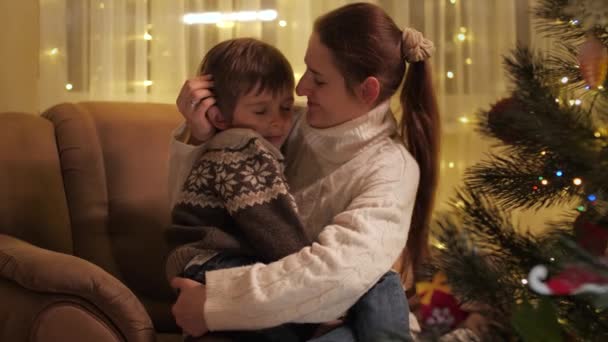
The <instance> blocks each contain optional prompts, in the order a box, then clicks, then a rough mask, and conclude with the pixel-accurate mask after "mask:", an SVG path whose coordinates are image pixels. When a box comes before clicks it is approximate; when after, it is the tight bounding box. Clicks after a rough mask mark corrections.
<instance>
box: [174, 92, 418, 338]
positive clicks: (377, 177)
mask: <svg viewBox="0 0 608 342" xmlns="http://www.w3.org/2000/svg"><path fill="white" fill-rule="evenodd" d="M396 133H397V127H396V123H395V120H394V118H393V116H392V114H391V113H390V110H389V105H388V103H383V104H381V105H379V106H378V107H376V108H375V109H374V110H372V111H370V112H369V113H367V114H366V115H364V116H362V117H359V118H356V119H354V120H352V121H349V122H346V123H344V124H342V125H339V126H337V127H332V128H329V129H314V128H312V127H310V126H308V125H307V123H306V120H305V118H304V115H302V116H301V117H300V120H298V121H297V122H296V124H295V126H294V129H293V131H292V134H291V136H290V138H289V140H288V142H287V145H286V159H287V168H286V176H287V179H288V181H289V184H290V186H291V192H292V194H293V195H294V197H295V199H296V202H297V204H298V209H299V213H300V215H301V218H302V221H303V222H304V225H305V226H306V230H307V233H308V234H310V236H311V237H312V238H314V239H315V241H316V242H314V243H313V245H312V246H310V247H306V248H304V249H302V250H301V251H300V252H298V253H295V254H292V255H289V256H287V257H285V258H283V259H281V260H279V261H276V262H274V263H271V264H268V265H264V264H260V263H259V264H255V265H252V266H245V267H238V268H232V269H226V270H219V271H213V272H208V273H207V274H206V278H207V300H206V302H205V306H204V313H205V318H206V321H207V325H208V327H209V329H210V330H212V331H213V330H249V329H262V328H267V327H272V326H276V325H279V324H283V323H287V322H301V323H304V322H326V321H330V320H334V319H336V318H338V317H340V316H341V315H343V314H344V313H345V312H346V311H347V310H348V309H349V308H350V307H351V306H352V305H353V304H354V303H355V302H357V300H358V299H359V298H360V297H361V296H362V295H363V294H365V292H366V291H367V290H368V289H370V288H371V287H372V286H373V285H374V284H375V283H376V282H377V281H378V279H379V278H380V277H381V276H382V275H383V274H384V273H386V272H387V271H388V270H390V269H391V266H392V265H393V263H394V262H395V261H396V260H397V258H398V257H399V255H400V253H401V251H402V250H403V248H404V247H405V243H406V239H407V234H408V230H409V225H410V219H411V215H412V209H413V205H414V200H415V198H416V189H417V187H418V180H419V169H418V165H417V163H416V161H415V160H414V158H413V157H412V156H411V155H410V154H409V152H408V151H407V150H406V149H405V147H404V146H403V145H402V144H401V143H399V142H398V141H397V140H396V139H397V138H396ZM176 136H177V135H176ZM200 149H201V147H196V146H191V145H187V144H184V143H182V142H180V141H178V140H177V139H173V141H172V145H171V158H170V170H169V172H170V184H169V185H170V186H171V189H178V188H179V187H178V186H176V185H177V184H181V183H182V182H183V180H184V177H185V175H186V174H187V172H188V170H189V168H190V166H191V165H192V160H193V159H194V158H195V157H196V156H197V155H198V153H199V151H200Z"/></svg>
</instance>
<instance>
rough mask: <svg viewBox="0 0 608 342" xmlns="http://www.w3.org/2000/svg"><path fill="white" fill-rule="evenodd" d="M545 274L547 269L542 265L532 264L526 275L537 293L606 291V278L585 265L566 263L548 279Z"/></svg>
mask: <svg viewBox="0 0 608 342" xmlns="http://www.w3.org/2000/svg"><path fill="white" fill-rule="evenodd" d="M547 275H548V270H547V268H546V267H545V266H544V265H537V266H534V267H533V268H532V270H530V275H529V276H528V284H529V286H530V288H531V289H532V290H534V291H535V292H537V293H539V294H542V295H552V296H570V295H576V294H581V293H596V294H604V293H607V292H608V278H606V277H604V276H601V275H599V274H597V273H594V272H593V271H592V270H590V269H589V268H587V267H586V266H585V265H577V264H569V265H566V267H565V268H564V269H563V270H561V271H560V272H559V273H557V274H556V275H554V276H552V277H550V278H549V279H548V280H546V279H547ZM545 280H546V281H545Z"/></svg>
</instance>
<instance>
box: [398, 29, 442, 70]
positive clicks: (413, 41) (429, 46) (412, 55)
mask: <svg viewBox="0 0 608 342" xmlns="http://www.w3.org/2000/svg"><path fill="white" fill-rule="evenodd" d="M434 49H435V47H434V46H433V42H432V41H430V40H428V39H426V38H424V36H423V35H422V33H420V32H419V31H417V30H415V29H413V28H410V27H406V28H404V29H403V36H402V37H401V52H402V53H403V56H405V60H406V61H407V62H408V63H413V62H420V61H423V60H425V59H427V58H429V57H431V55H432V54H433V50H434Z"/></svg>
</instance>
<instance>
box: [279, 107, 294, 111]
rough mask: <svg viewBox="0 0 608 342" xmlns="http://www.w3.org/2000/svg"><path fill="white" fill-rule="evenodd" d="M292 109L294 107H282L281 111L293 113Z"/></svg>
mask: <svg viewBox="0 0 608 342" xmlns="http://www.w3.org/2000/svg"><path fill="white" fill-rule="evenodd" d="M292 109H293V107H292V106H289V107H281V110H282V111H284V112H291V110H292Z"/></svg>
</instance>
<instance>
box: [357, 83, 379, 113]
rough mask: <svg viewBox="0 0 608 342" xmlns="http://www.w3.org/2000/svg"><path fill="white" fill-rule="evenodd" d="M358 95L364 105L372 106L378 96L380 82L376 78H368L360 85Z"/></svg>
mask: <svg viewBox="0 0 608 342" xmlns="http://www.w3.org/2000/svg"><path fill="white" fill-rule="evenodd" d="M359 93H360V98H361V100H362V101H363V102H364V103H365V104H366V105H369V106H371V105H373V104H374V103H376V100H377V99H378V96H380V81H378V79H377V78H376V77H373V76H369V77H368V78H366V79H365V81H363V83H361V86H360V88H359Z"/></svg>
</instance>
